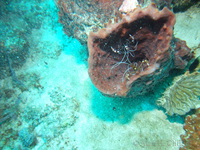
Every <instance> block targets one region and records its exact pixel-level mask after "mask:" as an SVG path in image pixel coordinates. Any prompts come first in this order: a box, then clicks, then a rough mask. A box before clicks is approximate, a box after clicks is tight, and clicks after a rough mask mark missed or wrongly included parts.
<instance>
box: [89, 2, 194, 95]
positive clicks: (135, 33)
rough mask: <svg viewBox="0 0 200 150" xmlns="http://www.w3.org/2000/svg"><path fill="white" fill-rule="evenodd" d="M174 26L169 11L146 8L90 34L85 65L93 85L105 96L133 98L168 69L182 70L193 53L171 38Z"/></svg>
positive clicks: (162, 76)
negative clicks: (86, 63) (87, 67)
mask: <svg viewBox="0 0 200 150" xmlns="http://www.w3.org/2000/svg"><path fill="white" fill-rule="evenodd" d="M174 23H175V16H174V14H173V13H172V12H171V11H169V10H168V9H167V8H164V9H163V10H162V11H158V9H156V8H155V6H154V5H150V6H148V7H147V8H144V9H140V8H136V9H135V10H134V11H133V12H130V13H128V14H125V15H124V16H123V18H122V21H121V22H119V23H114V24H110V25H108V26H107V28H103V29H100V30H99V31H98V32H96V33H93V32H91V33H90V35H89V38H88V48H89V59H88V62H89V75H90V77H91V79H92V81H93V83H94V84H95V86H96V87H97V88H98V89H99V90H100V91H101V92H102V93H104V94H107V95H109V96H127V97H129V96H131V97H133V96H137V95H141V94H144V93H145V92H146V91H148V90H149V89H150V88H151V87H153V86H155V84H156V83H158V82H160V81H161V80H162V79H163V78H164V77H166V76H167V75H168V73H169V71H170V70H171V69H173V68H178V69H183V68H185V66H186V65H187V62H188V60H190V59H191V58H192V56H193V54H192V53H191V52H190V49H189V48H188V47H187V46H186V44H185V42H182V41H180V40H179V39H175V38H173V39H172V33H173V30H172V29H173V26H174ZM171 40H172V41H171ZM170 42H171V45H170Z"/></svg>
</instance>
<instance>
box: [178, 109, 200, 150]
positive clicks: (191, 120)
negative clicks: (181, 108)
mask: <svg viewBox="0 0 200 150" xmlns="http://www.w3.org/2000/svg"><path fill="white" fill-rule="evenodd" d="M184 130H185V131H186V134H185V135H181V139H182V141H183V143H184V145H185V146H184V147H182V148H180V150H199V149H200V108H198V109H197V110H196V113H195V114H193V115H191V116H187V117H186V119H185V126H184Z"/></svg>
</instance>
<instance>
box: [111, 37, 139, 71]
mask: <svg viewBox="0 0 200 150" xmlns="http://www.w3.org/2000/svg"><path fill="white" fill-rule="evenodd" d="M129 37H130V39H126V41H125V44H120V45H122V46H121V47H117V48H116V49H115V48H113V47H112V46H111V47H110V48H111V50H112V51H113V52H114V53H117V54H120V55H121V54H122V55H123V57H122V59H121V60H120V61H119V62H117V63H115V64H114V65H113V66H112V67H111V71H112V70H113V69H114V68H116V67H118V66H119V65H121V64H127V65H128V64H131V60H130V59H131V58H134V57H135V54H134V51H136V50H137V45H138V42H135V40H134V37H133V36H132V35H131V34H129ZM120 42H121V41H120ZM131 42H132V43H134V44H135V45H134V46H130V45H131ZM130 57H131V58H130Z"/></svg>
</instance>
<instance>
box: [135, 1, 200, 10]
mask: <svg viewBox="0 0 200 150" xmlns="http://www.w3.org/2000/svg"><path fill="white" fill-rule="evenodd" d="M138 2H139V4H140V5H142V6H146V5H148V4H149V3H155V4H156V5H157V6H158V8H159V9H162V8H164V7H167V8H169V9H173V11H174V12H180V11H185V10H187V9H188V8H190V7H191V6H192V5H195V4H196V3H197V2H198V0H164V1H163V0H138Z"/></svg>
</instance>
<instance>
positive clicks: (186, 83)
mask: <svg viewBox="0 0 200 150" xmlns="http://www.w3.org/2000/svg"><path fill="white" fill-rule="evenodd" d="M198 96H200V73H199V72H194V73H191V74H189V73H188V72H186V73H185V74H184V75H182V76H181V77H177V78H176V79H175V81H174V84H173V85H172V86H171V87H169V88H168V89H167V90H166V91H165V93H164V95H163V97H161V98H160V99H159V100H157V104H158V105H160V106H162V107H164V108H165V109H166V110H167V113H168V114H169V115H173V114H179V115H184V114H185V113H187V112H189V111H190V109H194V108H198V107H200V100H199V98H198Z"/></svg>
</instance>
